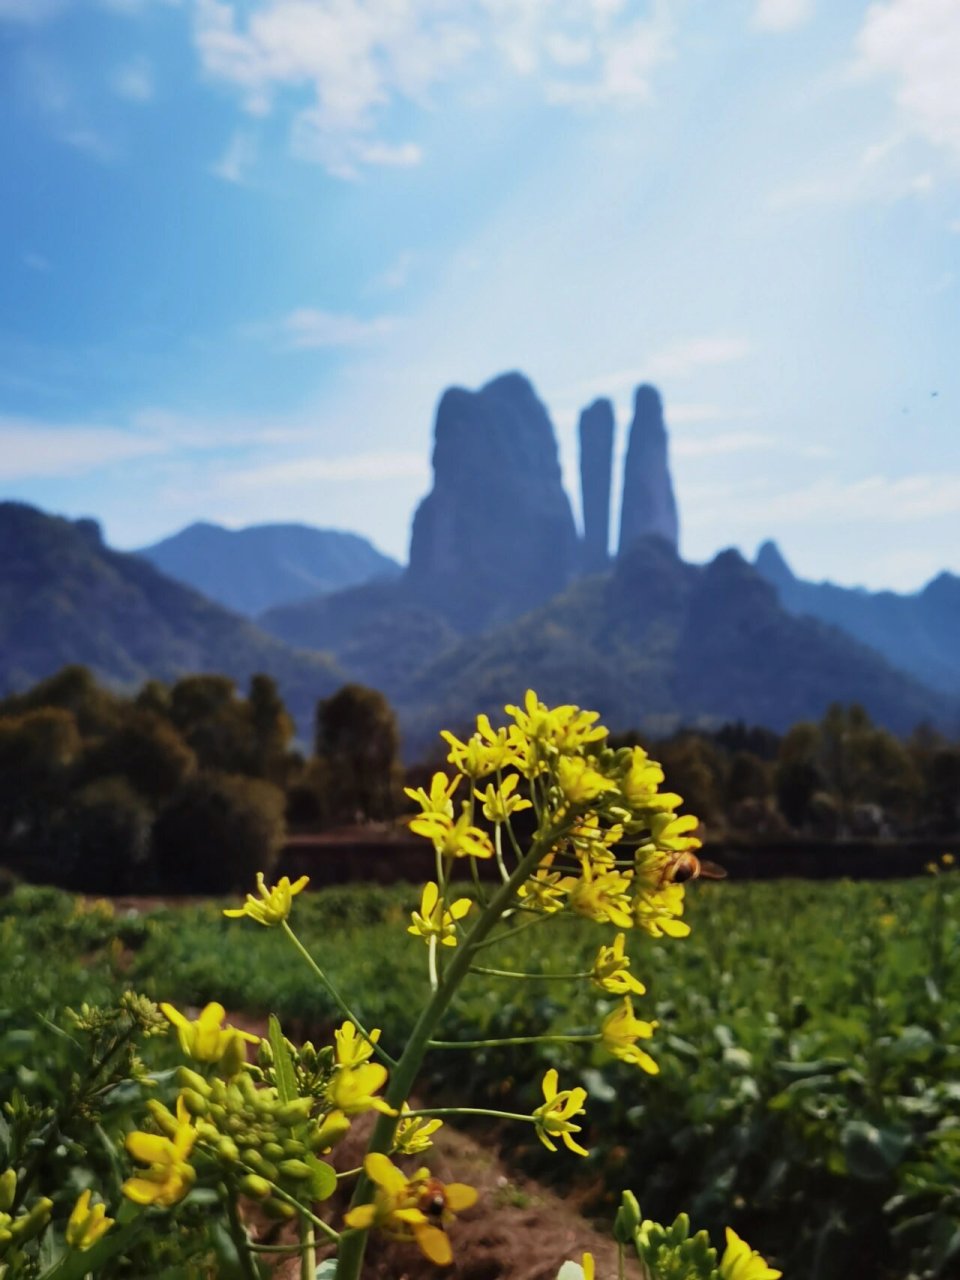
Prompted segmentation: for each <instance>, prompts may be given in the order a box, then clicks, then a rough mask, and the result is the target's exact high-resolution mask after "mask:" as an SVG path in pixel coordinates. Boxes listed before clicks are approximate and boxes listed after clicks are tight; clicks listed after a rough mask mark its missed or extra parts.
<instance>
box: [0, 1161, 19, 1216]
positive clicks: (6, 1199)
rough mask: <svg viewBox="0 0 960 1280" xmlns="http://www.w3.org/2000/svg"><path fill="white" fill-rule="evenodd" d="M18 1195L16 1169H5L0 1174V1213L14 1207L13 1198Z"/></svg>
mask: <svg viewBox="0 0 960 1280" xmlns="http://www.w3.org/2000/svg"><path fill="white" fill-rule="evenodd" d="M16 1194H17V1171H16V1169H4V1171H3V1173H0V1211H3V1210H6V1209H10V1208H12V1207H13V1197H14V1196H15V1195H16Z"/></svg>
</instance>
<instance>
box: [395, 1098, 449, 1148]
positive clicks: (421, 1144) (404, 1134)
mask: <svg viewBox="0 0 960 1280" xmlns="http://www.w3.org/2000/svg"><path fill="white" fill-rule="evenodd" d="M409 1112H410V1107H409V1106H408V1104H407V1103H406V1102H405V1103H404V1104H403V1106H402V1107H401V1108H400V1119H399V1121H398V1123H397V1128H396V1132H395V1133H394V1135H393V1150H394V1153H395V1154H396V1155H401V1156H415V1155H419V1154H420V1152H421V1151H428V1150H429V1149H430V1148H431V1147H432V1146H433V1142H432V1141H431V1139H432V1137H433V1135H434V1134H435V1133H436V1132H437V1130H438V1129H440V1128H442V1127H443V1121H442V1120H439V1119H438V1118H437V1117H436V1116H412V1115H410V1114H409Z"/></svg>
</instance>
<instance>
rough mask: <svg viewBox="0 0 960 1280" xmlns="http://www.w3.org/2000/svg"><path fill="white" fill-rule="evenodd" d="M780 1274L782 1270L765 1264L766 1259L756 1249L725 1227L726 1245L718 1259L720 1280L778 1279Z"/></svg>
mask: <svg viewBox="0 0 960 1280" xmlns="http://www.w3.org/2000/svg"><path fill="white" fill-rule="evenodd" d="M782 1275H783V1272H782V1271H777V1270H775V1269H774V1268H773V1267H770V1266H767V1262H766V1259H764V1258H762V1257H761V1256H760V1254H759V1253H757V1251H756V1249H751V1248H750V1246H749V1245H748V1244H747V1242H746V1241H745V1240H741V1239H740V1237H739V1236H738V1235H737V1233H736V1232H735V1231H734V1230H732V1229H731V1228H730V1227H727V1247H726V1249H725V1250H724V1252H723V1257H722V1258H721V1259H720V1276H721V1280H779V1277H780V1276H782Z"/></svg>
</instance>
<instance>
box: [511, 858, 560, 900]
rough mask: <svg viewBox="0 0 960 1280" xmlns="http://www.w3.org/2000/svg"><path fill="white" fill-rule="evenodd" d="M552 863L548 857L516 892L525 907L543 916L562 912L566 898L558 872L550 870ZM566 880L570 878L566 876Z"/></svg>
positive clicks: (551, 859)
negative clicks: (539, 912)
mask: <svg viewBox="0 0 960 1280" xmlns="http://www.w3.org/2000/svg"><path fill="white" fill-rule="evenodd" d="M552 862H553V857H552V855H548V856H547V857H546V858H545V859H544V861H543V864H542V865H541V866H539V867H538V868H537V870H536V871H535V872H534V874H533V875H532V876H531V877H530V879H529V880H527V881H526V882H525V883H524V884H522V885H521V886H520V888H519V890H518V891H517V893H518V896H519V897H520V898H521V899H522V900H523V902H524V905H525V906H527V907H529V908H530V910H531V911H542V912H543V913H544V915H552V914H553V913H554V912H555V911H562V910H563V906H564V900H565V898H566V896H567V890H566V889H565V888H564V887H563V881H562V878H561V875H560V872H559V871H551V870H550V866H551V864H552ZM566 880H567V881H569V880H570V877H569V876H567V877H566Z"/></svg>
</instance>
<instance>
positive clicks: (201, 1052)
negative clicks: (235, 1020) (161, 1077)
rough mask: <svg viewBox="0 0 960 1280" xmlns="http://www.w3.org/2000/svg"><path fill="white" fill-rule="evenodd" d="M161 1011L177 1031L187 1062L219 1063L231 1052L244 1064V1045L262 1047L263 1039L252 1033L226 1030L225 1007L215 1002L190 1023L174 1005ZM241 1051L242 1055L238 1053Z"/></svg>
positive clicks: (164, 1004)
mask: <svg viewBox="0 0 960 1280" xmlns="http://www.w3.org/2000/svg"><path fill="white" fill-rule="evenodd" d="M160 1008H161V1010H162V1011H163V1013H164V1014H165V1016H166V1017H167V1018H168V1019H169V1021H170V1022H172V1023H173V1025H174V1026H175V1027H176V1029H177V1039H178V1040H179V1041H180V1048H181V1049H182V1051H183V1052H184V1054H185V1055H186V1056H187V1057H188V1058H193V1059H194V1061H196V1062H219V1061H220V1060H221V1059H222V1058H223V1057H224V1055H225V1054H227V1052H228V1051H232V1052H233V1053H234V1055H236V1056H237V1058H238V1059H239V1060H241V1061H242V1058H243V1053H242V1049H241V1048H240V1046H239V1045H238V1044H237V1041H240V1042H241V1044H242V1042H243V1041H246V1042H247V1043H248V1044H259V1043H260V1037H259V1036H255V1035H251V1034H250V1032H249V1031H238V1030H237V1028H236V1027H225V1026H224V1025H223V1020H224V1018H225V1017H226V1014H227V1011H226V1009H224V1007H223V1005H222V1004H217V1003H216V1002H214V1003H212V1004H208V1005H206V1006H205V1007H204V1008H203V1009H202V1010H201V1012H200V1016H199V1018H197V1019H196V1020H195V1021H193V1022H191V1021H190V1019H189V1018H187V1017H185V1016H184V1015H183V1014H182V1013H181V1012H180V1010H179V1009H176V1008H174V1006H173V1005H172V1004H166V1003H163V1004H161V1005H160ZM238 1050H239V1052H238Z"/></svg>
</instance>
